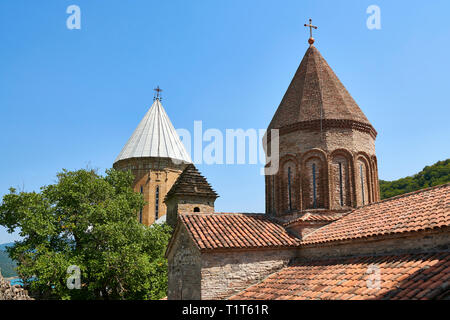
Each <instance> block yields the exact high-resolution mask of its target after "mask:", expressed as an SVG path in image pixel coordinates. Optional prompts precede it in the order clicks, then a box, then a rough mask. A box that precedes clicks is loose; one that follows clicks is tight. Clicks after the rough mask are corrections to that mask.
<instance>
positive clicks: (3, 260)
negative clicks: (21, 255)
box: [0, 243, 17, 278]
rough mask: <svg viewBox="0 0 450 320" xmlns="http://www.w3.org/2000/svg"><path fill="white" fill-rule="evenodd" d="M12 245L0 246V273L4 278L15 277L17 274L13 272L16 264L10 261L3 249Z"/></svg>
mask: <svg viewBox="0 0 450 320" xmlns="http://www.w3.org/2000/svg"><path fill="white" fill-rule="evenodd" d="M11 244H12V243H4V244H0V271H1V273H2V275H3V277H5V278H9V277H17V273H16V271H15V270H14V268H15V267H16V263H15V262H14V261H13V260H11V259H10V258H9V256H8V253H7V252H6V250H5V248H6V247H7V246H9V245H11Z"/></svg>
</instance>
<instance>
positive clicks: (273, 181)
mask: <svg viewBox="0 0 450 320" xmlns="http://www.w3.org/2000/svg"><path fill="white" fill-rule="evenodd" d="M272 213H275V176H272Z"/></svg>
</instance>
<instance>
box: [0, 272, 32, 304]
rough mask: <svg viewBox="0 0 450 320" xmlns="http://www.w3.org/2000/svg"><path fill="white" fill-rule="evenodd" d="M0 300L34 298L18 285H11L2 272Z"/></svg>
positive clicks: (0, 276) (0, 277)
mask: <svg viewBox="0 0 450 320" xmlns="http://www.w3.org/2000/svg"><path fill="white" fill-rule="evenodd" d="M0 300H33V299H32V298H30V297H29V296H28V291H27V290H25V289H23V288H22V287H20V286H18V285H14V286H11V284H10V283H9V281H6V280H5V279H4V278H3V276H2V274H1V273H0Z"/></svg>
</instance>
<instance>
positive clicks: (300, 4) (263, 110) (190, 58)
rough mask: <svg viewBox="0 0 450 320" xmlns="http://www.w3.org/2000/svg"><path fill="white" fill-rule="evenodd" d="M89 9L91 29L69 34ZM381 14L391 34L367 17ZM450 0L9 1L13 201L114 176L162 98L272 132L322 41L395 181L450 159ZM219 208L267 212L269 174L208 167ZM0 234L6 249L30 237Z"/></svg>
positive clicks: (2, 168)
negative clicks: (72, 178) (310, 45)
mask: <svg viewBox="0 0 450 320" xmlns="http://www.w3.org/2000/svg"><path fill="white" fill-rule="evenodd" d="M71 4H76V5H78V6H80V8H81V12H82V17H81V18H82V25H81V27H82V29H81V30H68V29H67V28H66V19H67V17H68V14H66V8H67V7H68V6H69V5H71ZM371 4H376V5H378V6H379V7H380V8H381V24H382V25H381V26H382V29H381V30H372V31H370V30H368V29H367V27H366V20H367V17H368V15H367V14H366V9H367V7H368V6H369V5H371ZM449 14H450V2H449V1H448V0H433V1H430V2H425V1H379V0H371V1H365V0H352V1H350V0H346V1H298V0H293V1H261V0H252V1H249V0H245V1H242V0H241V1H237V0H228V1H220V0H202V1H199V0H191V1H181V0H180V1H164V2H163V1H149V0H134V1H123V0H108V1H106V0H96V1H92V0H71V1H65V0H40V1H29V0H2V1H1V2H0V41H1V45H0V152H1V154H0V196H3V195H4V194H5V193H7V190H8V188H9V187H10V186H15V187H19V188H22V187H23V188H24V189H25V190H26V191H32V190H38V189H39V187H40V186H42V185H46V184H50V183H53V182H54V181H55V174H56V172H57V171H59V170H61V169H62V168H67V169H78V168H82V167H86V166H87V165H89V166H91V167H95V168H99V169H100V171H101V172H103V171H104V170H105V169H106V168H109V167H111V166H112V163H113V161H114V159H115V157H116V156H117V155H118V153H119V152H120V150H121V148H122V147H123V145H124V144H125V142H126V141H127V139H128V138H129V136H130V135H131V133H132V131H133V130H134V128H135V127H136V126H137V124H138V122H139V121H140V119H141V118H142V116H143V115H144V114H145V112H146V111H147V109H148V108H149V107H150V105H151V103H152V97H153V91H152V89H153V88H154V87H155V86H156V85H158V84H159V85H160V86H161V87H162V88H163V89H164V100H163V104H164V107H165V109H166V111H167V113H168V114H169V116H170V118H171V120H172V122H173V124H174V126H175V127H176V128H186V129H189V130H192V128H193V122H194V120H202V121H203V127H204V128H205V129H207V128H218V129H221V130H225V129H226V128H244V129H246V128H266V127H267V125H268V124H269V122H270V120H271V118H272V116H273V114H274V112H275V110H276V108H277V106H278V104H279V102H280V100H281V98H282V96H283V94H284V92H285V90H286V88H287V87H288V85H289V82H290V81H291V78H292V76H293V74H294V72H295V70H296V69H297V67H298V65H299V63H300V61H301V58H302V57H303V54H304V52H305V51H306V49H307V38H308V30H307V29H306V28H304V27H303V24H304V23H306V22H307V20H308V18H310V17H312V18H313V23H314V24H316V25H318V26H319V30H318V31H317V32H315V38H316V47H317V48H318V49H319V50H320V51H321V53H322V55H323V56H324V57H325V59H327V61H328V63H329V64H330V65H331V67H332V68H333V69H334V70H335V72H336V73H337V75H338V76H339V77H340V79H341V81H342V82H343V83H344V85H345V86H346V87H347V89H348V90H349V91H350V93H351V94H352V96H353V97H354V98H355V100H356V101H357V102H358V104H359V105H360V107H361V108H362V110H363V111H364V112H365V114H366V115H367V117H368V118H369V120H370V121H371V122H372V124H373V125H374V127H375V128H376V129H377V131H378V132H379V135H378V138H377V143H376V147H377V156H378V159H379V175H380V178H381V179H385V180H392V179H397V178H400V177H403V176H407V175H411V174H413V173H415V172H418V171H420V170H421V169H422V168H423V167H424V166H426V165H429V164H432V163H434V162H436V161H438V160H442V159H446V158H448V157H449V150H450V139H449V138H450V134H449V133H450V129H449V116H450V111H449V99H448V93H449V90H450V83H449V80H448V75H449V74H450V62H449V57H450V25H449V24H448V15H449ZM199 169H200V170H201V171H202V173H203V174H204V175H205V176H206V177H207V178H208V180H209V181H210V182H211V184H212V185H213V187H214V188H215V189H216V190H217V191H218V193H219V194H220V198H219V199H218V200H217V202H216V209H217V210H218V211H241V212H263V211H264V180H263V177H262V176H260V175H259V166H256V165H245V166H236V165H232V166H227V165H214V166H208V165H202V166H199ZM16 238H17V236H16V235H8V234H7V233H6V231H5V230H4V229H2V228H0V243H2V242H6V241H10V240H13V239H16Z"/></svg>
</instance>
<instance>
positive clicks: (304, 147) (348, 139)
mask: <svg viewBox="0 0 450 320" xmlns="http://www.w3.org/2000/svg"><path fill="white" fill-rule="evenodd" d="M269 145H270V142H269ZM314 148H318V149H321V150H324V151H325V152H328V153H331V152H333V151H334V150H336V149H341V148H344V149H347V150H349V151H350V152H353V153H358V152H364V153H367V154H369V155H375V140H374V139H373V137H371V136H370V135H369V134H368V133H365V132H361V131H358V130H354V129H346V128H329V129H326V130H324V131H323V133H320V131H312V130H311V131H309V130H302V131H295V132H290V133H285V134H283V135H281V136H280V158H282V157H283V156H285V155H286V154H300V153H304V152H307V151H309V150H311V149H314Z"/></svg>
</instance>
